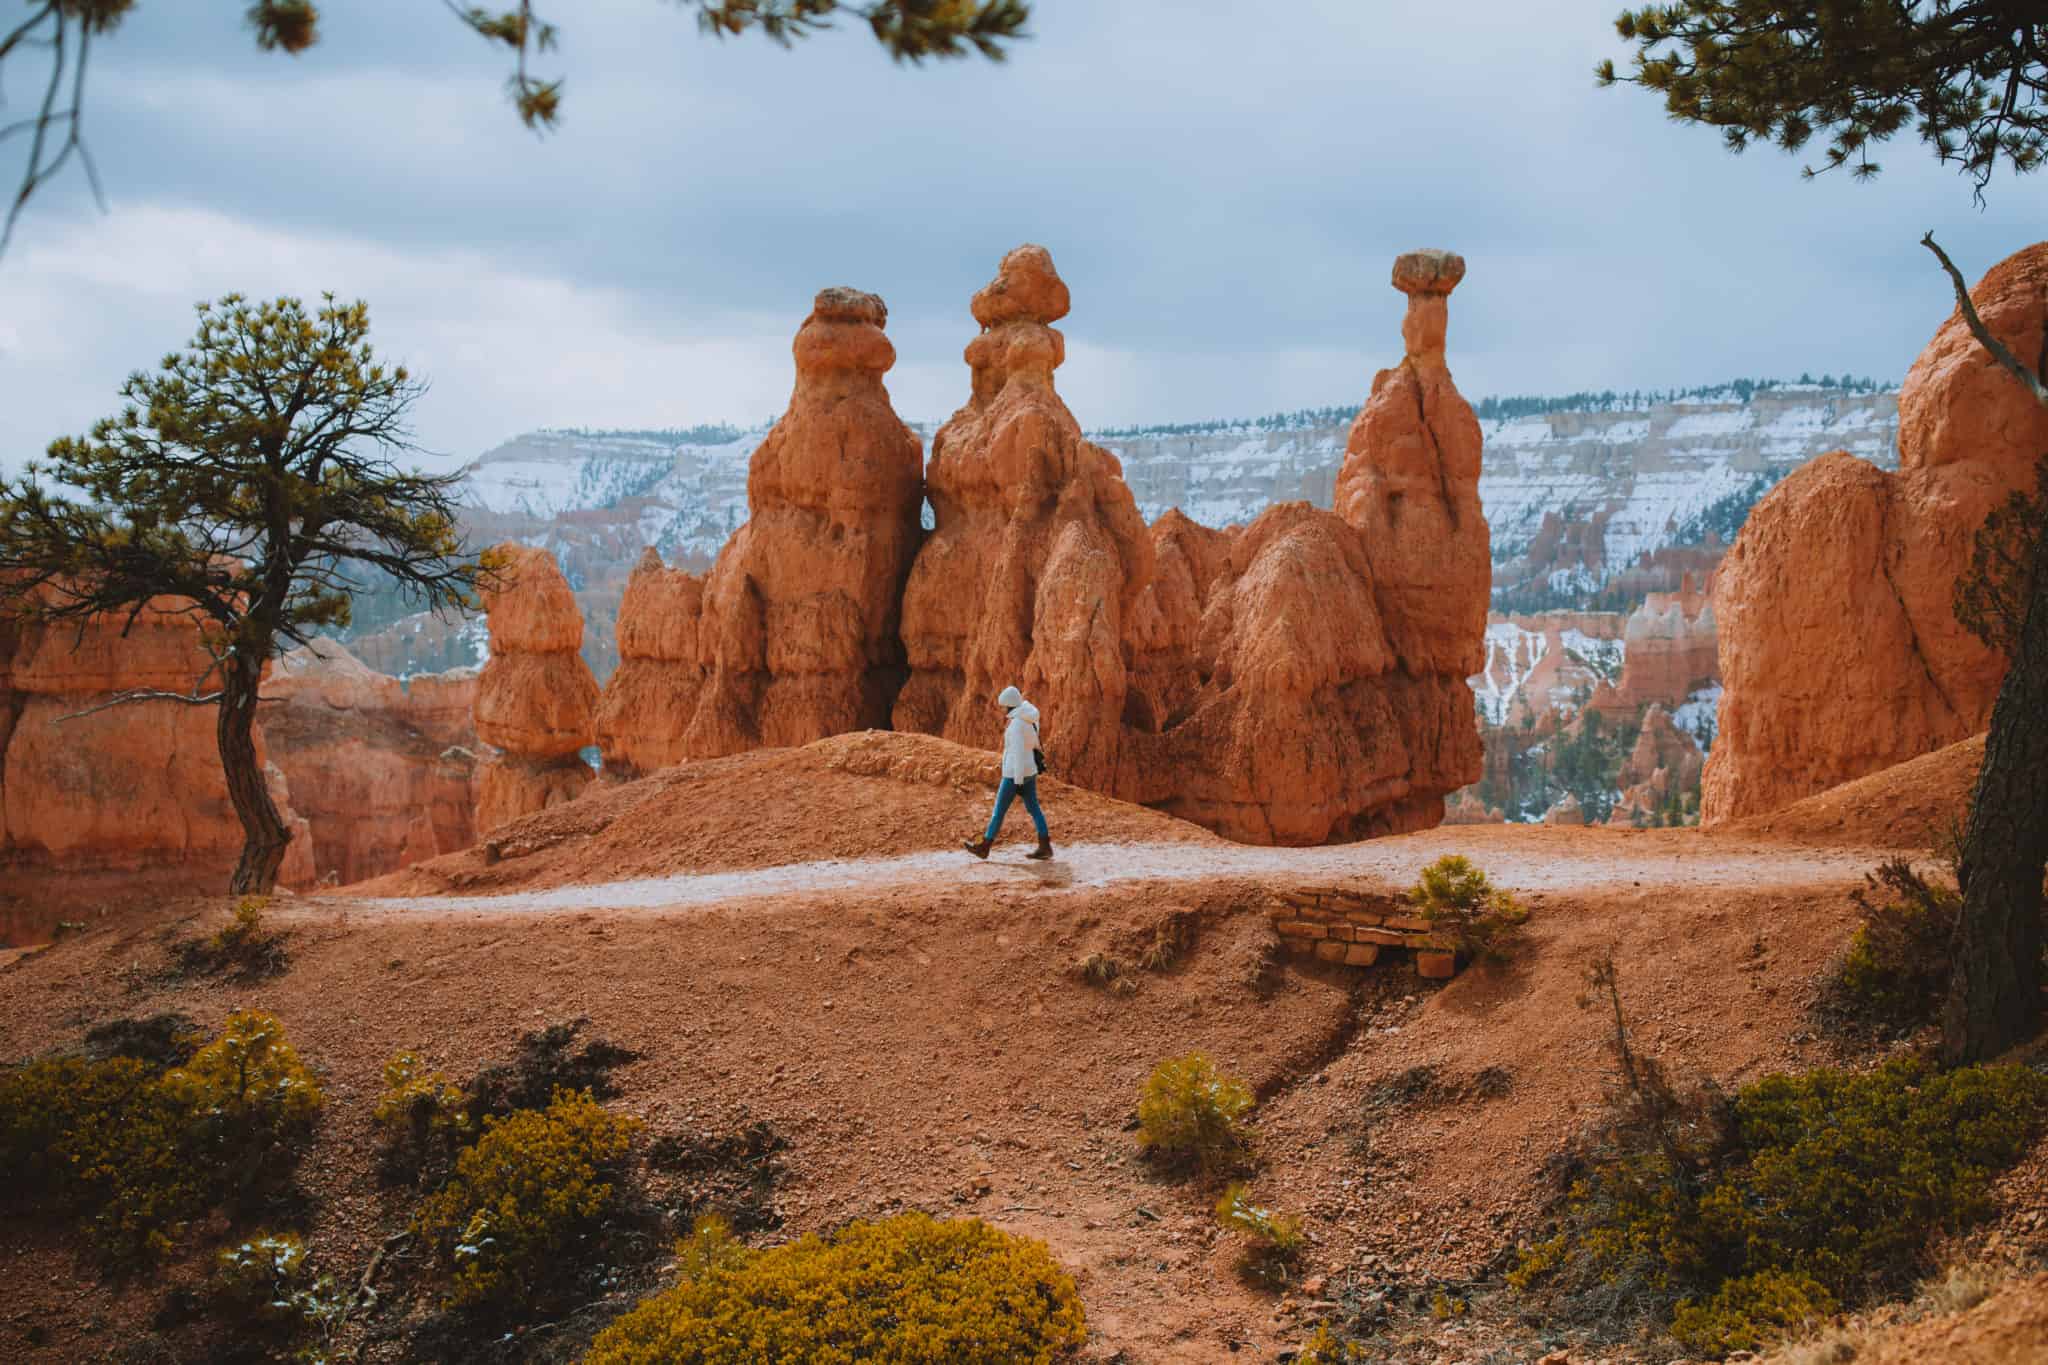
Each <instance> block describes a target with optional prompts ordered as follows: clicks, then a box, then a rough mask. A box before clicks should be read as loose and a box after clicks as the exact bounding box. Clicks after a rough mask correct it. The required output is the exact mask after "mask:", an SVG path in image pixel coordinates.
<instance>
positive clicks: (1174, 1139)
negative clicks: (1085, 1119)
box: [1138, 1052, 1253, 1171]
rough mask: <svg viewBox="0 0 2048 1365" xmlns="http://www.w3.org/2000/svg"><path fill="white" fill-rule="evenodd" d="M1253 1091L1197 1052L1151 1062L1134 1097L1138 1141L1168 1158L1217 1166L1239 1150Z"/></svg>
mask: <svg viewBox="0 0 2048 1365" xmlns="http://www.w3.org/2000/svg"><path fill="white" fill-rule="evenodd" d="M1252 1104H1253V1100H1252V1092H1251V1091H1250V1090H1249V1089H1247V1088H1246V1087H1245V1084H1244V1082H1243V1081H1240V1080H1237V1079H1235V1078H1234V1077H1230V1076H1226V1075H1224V1074H1223V1073H1222V1072H1220V1071H1218V1070H1217V1069H1216V1064H1215V1063H1214V1062H1212V1061H1210V1060H1209V1058H1208V1056H1207V1055H1206V1054H1204V1053H1200V1052H1190V1053H1188V1054H1187V1055H1186V1056H1185V1057H1174V1058H1171V1059H1169V1060H1167V1061H1164V1062H1161V1063H1160V1064H1159V1065H1158V1066H1157V1067H1155V1068H1153V1071H1152V1074H1151V1076H1149V1077H1148V1078H1147V1079H1146V1081H1145V1088H1144V1090H1143V1092H1142V1093H1141V1094H1140V1095H1139V1098H1138V1141H1139V1142H1141V1143H1142V1144H1144V1145H1145V1146H1146V1147H1147V1148H1149V1149H1150V1150H1152V1151H1154V1152H1157V1153H1159V1154H1161V1155H1162V1156H1165V1157H1167V1158H1169V1159H1176V1160H1193V1161H1194V1162H1196V1163H1197V1164H1198V1165H1200V1166H1201V1168H1202V1169H1203V1170H1204V1171H1214V1170H1218V1169H1220V1168H1222V1167H1224V1166H1226V1165H1228V1164H1230V1163H1232V1162H1234V1161H1236V1160H1237V1159H1238V1158H1239V1157H1240V1156H1242V1155H1243V1152H1244V1149H1245V1143H1246V1134H1245V1129H1244V1116H1245V1115H1246V1114H1248V1113H1250V1112H1251V1109H1252Z"/></svg>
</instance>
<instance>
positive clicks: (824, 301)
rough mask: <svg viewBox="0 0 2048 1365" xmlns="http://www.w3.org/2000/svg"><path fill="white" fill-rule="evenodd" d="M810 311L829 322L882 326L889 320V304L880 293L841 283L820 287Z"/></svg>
mask: <svg viewBox="0 0 2048 1365" xmlns="http://www.w3.org/2000/svg"><path fill="white" fill-rule="evenodd" d="M811 311H812V313H814V314H815V315H816V316H818V317H821V318H825V319H827V320H828V321H831V322H865V323H867V324H868V325H870V326H873V327H882V326H886V325H887V324H888V321H889V305H888V304H886V303H883V302H882V298H881V295H879V294H870V293H867V292H865V291H864V290H859V289H849V288H847V287H846V286H845V285H843V284H840V285H834V286H832V287H831V288H830V289H820V290H819V291H818V297H817V299H816V300H815V301H814V302H813V303H812V304H811Z"/></svg>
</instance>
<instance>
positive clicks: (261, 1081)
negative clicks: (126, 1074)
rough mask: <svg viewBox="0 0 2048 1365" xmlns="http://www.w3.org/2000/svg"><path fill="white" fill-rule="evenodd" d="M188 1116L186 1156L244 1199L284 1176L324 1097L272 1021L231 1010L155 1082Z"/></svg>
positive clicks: (228, 1193)
mask: <svg viewBox="0 0 2048 1365" xmlns="http://www.w3.org/2000/svg"><path fill="white" fill-rule="evenodd" d="M160 1084H161V1085H162V1087H163V1089H164V1091H165V1093H166V1094H168V1095H169V1096H170V1097H171V1098H172V1100H173V1102H175V1103H177V1104H179V1105H181V1106H182V1107H183V1108H184V1109H185V1110H186V1111H187V1112H189V1113H190V1114H191V1115H192V1120H193V1122H192V1128H191V1132H190V1134H189V1141H188V1147H189V1151H190V1153H191V1156H192V1159H193V1160H195V1161H198V1162H199V1163H201V1164H202V1165H204V1166H206V1167H207V1168H209V1169H211V1170H213V1171H215V1172H216V1173H217V1175H218V1179H219V1185H220V1190H221V1193H222V1194H223V1195H225V1196H230V1197H233V1198H235V1199H238V1200H243V1201H246V1200H248V1199H250V1198H253V1197H256V1196H260V1195H263V1194H265V1193H268V1192H269V1191H271V1190H274V1189H275V1188H276V1187H277V1186H278V1185H279V1184H280V1183H281V1182H282V1181H283V1180H284V1179H285V1178H287V1177H288V1176H289V1175H290V1172H291V1168H292V1166H293V1164H294V1163H295V1162H296V1161H297V1159H298V1152H299V1149H300V1148H301V1147H302V1146H303V1145H304V1144H305V1141H306V1139H307V1138H308V1137H309V1136H310V1135H311V1133H312V1129H313V1123H314V1121H315V1120H316V1119H318V1118H319V1116H320V1109H321V1106H322V1105H324V1104H325V1103H326V1097H325V1096H324V1095H323V1094H322V1092H321V1089H320V1082H319V1081H318V1080H317V1079H316V1078H315V1077H314V1075H313V1073H312V1071H310V1070H309V1069H308V1068H307V1066H306V1064H305V1063H304V1062H302V1061H300V1060H299V1054H298V1052H297V1050H296V1049H294V1048H293V1047H292V1045H291V1043H290V1042H289V1041H288V1040H287V1039H286V1038H285V1036H284V1026H283V1025H282V1024H280V1023H279V1022H278V1021H277V1018H276V1016H274V1015H269V1014H264V1013H262V1012H261V1011H259V1010H238V1011H236V1012H235V1013H233V1014H231V1015H229V1016H228V1021H227V1026H226V1027H225V1028H223V1029H222V1030H221V1035H220V1037H218V1038H216V1039H214V1040H213V1041H212V1042H210V1043H208V1044H207V1045H206V1046H205V1047H203V1048H201V1049H199V1051H198V1052H197V1053H195V1054H194V1055H193V1057H192V1060H191V1061H189V1062H187V1063H185V1065H183V1066H181V1067H175V1068H173V1069H172V1070H170V1071H168V1072H166V1073H164V1077H163V1080H162V1082H161V1083H160Z"/></svg>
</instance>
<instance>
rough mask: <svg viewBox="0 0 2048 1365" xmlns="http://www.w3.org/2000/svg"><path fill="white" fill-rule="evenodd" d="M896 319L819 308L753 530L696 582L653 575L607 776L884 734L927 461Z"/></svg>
mask: <svg viewBox="0 0 2048 1365" xmlns="http://www.w3.org/2000/svg"><path fill="white" fill-rule="evenodd" d="M887 320H888V308H887V307H886V306H885V305H884V304H883V302H882V300H881V299H879V298H877V297H876V296H875V295H873V294H864V293H862V292H860V291H859V290H855V289H843V288H835V289H826V290H823V291H821V292H820V293H819V294H818V296H817V300H816V303H815V305H814V307H813V309H812V311H811V314H810V316H809V317H808V318H806V319H805V320H804V323H803V325H802V327H800V328H799V329H798V330H797V334H796V341H795V343H794V346H793V350H794V352H795V356H796V389H795V392H794V393H793V394H792V395H791V397H790V403H789V410H788V411H787V412H786V413H785V414H784V415H783V417H782V420H781V421H779V422H777V423H776V424H775V427H774V429H773V430H771V431H770V432H769V433H768V436H767V439H766V440H764V441H763V442H762V443H761V445H760V446H759V447H758V448H757V449H756V450H755V451H754V454H753V458H752V461H751V464H750V467H749V472H748V477H747V503H748V508H749V511H750V516H749V519H748V521H747V523H746V524H745V525H744V526H742V527H741V528H740V529H739V530H738V531H737V532H736V533H734V535H733V537H732V539H731V540H730V541H728V542H727V544H726V546H725V548H724V549H723V550H722V551H720V553H719V556H718V560H717V563H716V564H714V565H713V567H712V569H711V572H710V573H709V574H708V575H706V576H705V577H704V578H703V579H702V580H701V581H700V580H695V579H692V578H691V577H690V576H688V575H684V574H680V573H677V572H675V571H673V570H668V569H663V568H662V567H661V566H660V565H659V563H658V562H654V563H650V562H648V561H647V560H646V559H644V558H643V560H642V562H641V564H640V565H638V566H636V568H635V570H634V575H633V577H632V579H631V580H629V582H628V584H627V600H626V601H625V602H624V603H623V604H622V606H621V608H620V623H619V647H620V656H621V664H620V672H619V675H618V676H617V677H616V678H615V679H614V683H613V686H612V687H611V688H610V689H608V691H607V695H606V699H605V702H604V704H603V706H602V708H601V710H600V715H599V720H598V731H599V733H600V735H601V737H602V747H603V748H604V750H605V755H606V764H607V766H608V767H611V766H613V765H614V764H615V763H616V765H617V767H618V768H619V769H620V770H621V771H622V772H623V773H624V774H626V775H631V774H634V773H638V772H645V771H649V770H651V769H652V768H654V767H661V766H665V765H667V764H669V763H674V762H676V761H677V760H678V759H680V758H681V757H683V756H684V755H685V754H688V755H689V756H691V757H698V758H704V757H716V756H720V755H724V754H733V753H741V752H744V751H746V750H749V749H755V748H761V747H771V748H786V747H790V746H793V745H799V744H807V743H809V742H810V741H812V740H815V739H822V738H824V737H825V736H827V735H834V734H841V733H844V732H846V731H850V730H860V729H868V728H872V727H878V726H884V725H887V724H888V723H889V716H890V707H891V704H892V702H893V701H894V699H895V696H896V693H897V690H898V689H899V688H900V687H901V686H902V683H903V678H904V675H905V668H904V661H903V647H902V643H901V640H900V638H899V633H898V629H897V626H898V614H899V611H900V608H901V603H902V599H903V586H904V581H905V579H906V578H907V577H908V575H909V573H910V566H911V560H912V557H913V556H914V555H915V554H916V553H917V547H918V542H919V539H920V537H921V535H922V531H921V529H920V527H919V523H918V511H919V506H920V503H921V500H922V496H923V489H922V464H923V452H922V450H921V448H920V446H919V444H918V440H917V437H916V435H915V434H914V433H912V432H911V430H910V428H908V427H907V426H905V425H904V424H903V422H902V421H901V420H900V419H899V418H898V417H897V416H896V413H895V410H894V409H893V408H892V407H891V406H890V404H889V394H888V391H887V390H886V389H885V388H884V387H883V385H882V376H883V375H884V374H885V373H886V372H887V371H888V369H889V367H890V366H892V365H893V364H895V361H896V351H895V348H894V347H893V346H891V345H890V344H889V338H888V337H887V336H886V335H885V334H884V333H883V331H882V327H883V324H884V323H885V322H886V321H887Z"/></svg>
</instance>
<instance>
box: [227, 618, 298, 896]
mask: <svg viewBox="0 0 2048 1365" xmlns="http://www.w3.org/2000/svg"><path fill="white" fill-rule="evenodd" d="M223 671H224V672H225V674H226V677H225V680H224V681H223V683H222V685H221V697H220V709H219V716H218V720H217V723H216V726H215V735H216V737H217V739H218V741H219V744H220V766H221V771H222V772H224V773H225V774H226V775H227V780H228V800H230V801H232V802H233V803H234V806H235V814H236V815H237V816H238V817H239V818H240V819H241V821H242V859H241V861H240V862H238V863H236V864H235V877H234V880H233V881H231V882H230V883H228V890H229V891H231V892H233V893H234V894H235V895H238V896H267V895H269V894H270V892H271V890H272V889H273V888H274V887H276V885H277V870H278V868H280V867H281V866H283V865H284V851H285V848H286V846H288V845H289V844H290V843H291V841H292V832H291V831H290V830H289V829H287V828H285V823H284V817H283V816H282V815H279V814H278V811H277V803H276V802H274V801H272V800H271V799H270V787H269V785H268V784H267V783H265V782H264V780H263V765H262V764H260V763H258V762H257V761H256V694H257V690H258V689H259V688H260V687H261V686H262V682H263V660H262V659H261V658H256V657H250V656H247V655H244V654H242V653H240V652H239V651H238V652H236V653H234V654H231V655H229V656H228V659H227V662H226V664H225V666H224V670H223Z"/></svg>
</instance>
